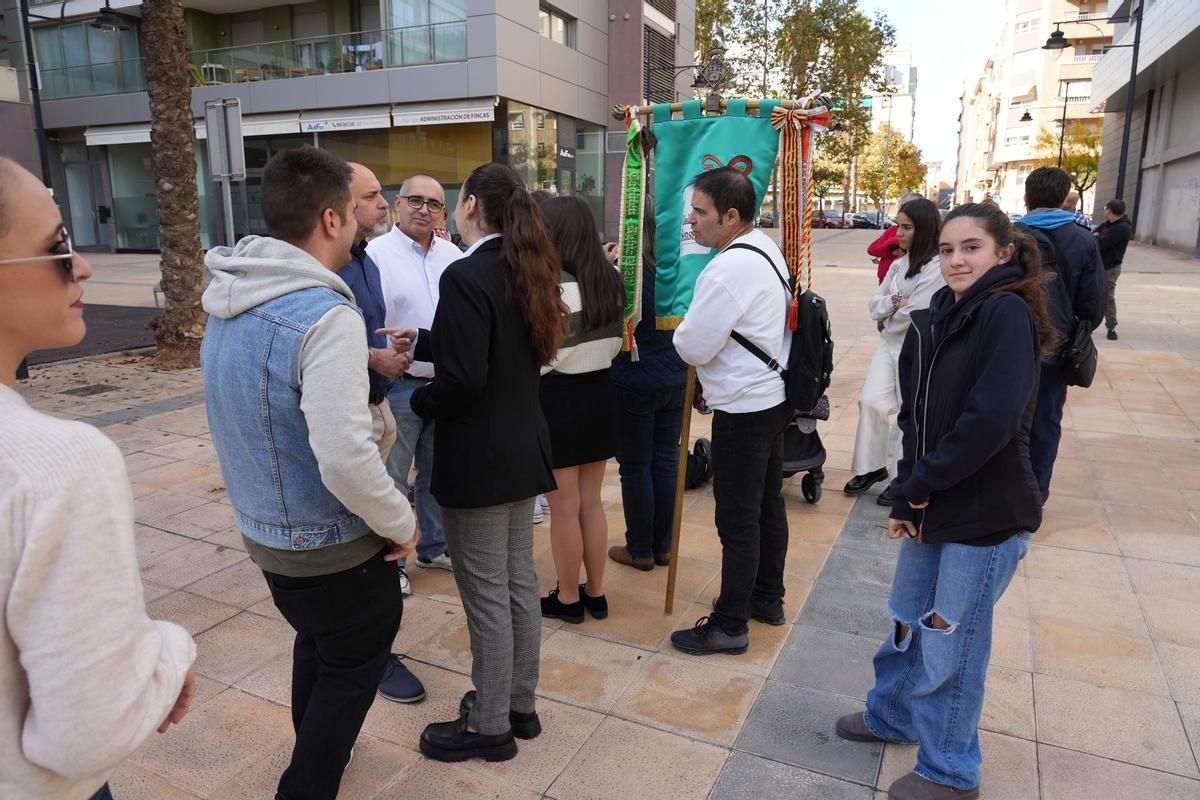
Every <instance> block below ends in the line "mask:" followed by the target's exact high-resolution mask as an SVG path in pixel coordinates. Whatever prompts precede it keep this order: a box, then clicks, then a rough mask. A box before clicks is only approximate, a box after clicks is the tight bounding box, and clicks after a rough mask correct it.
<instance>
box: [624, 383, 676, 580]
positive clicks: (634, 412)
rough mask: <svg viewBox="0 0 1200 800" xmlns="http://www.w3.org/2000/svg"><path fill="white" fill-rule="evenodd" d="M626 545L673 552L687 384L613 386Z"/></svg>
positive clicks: (639, 552)
mask: <svg viewBox="0 0 1200 800" xmlns="http://www.w3.org/2000/svg"><path fill="white" fill-rule="evenodd" d="M613 393H614V395H615V397H616V402H617V463H618V464H619V465H620V469H619V472H620V475H621V505H622V506H623V507H624V509H625V549H626V550H628V551H629V554H630V555H631V556H636V557H637V558H649V557H650V556H651V555H652V554H653V553H659V554H665V553H669V552H671V520H672V518H673V517H674V514H675V477H676V471H677V470H678V468H679V432H680V430H681V429H682V427H683V386H673V387H671V388H669V389H658V390H656V391H646V392H643V391H634V390H632V389H624V388H622V387H620V386H618V385H616V384H614V385H613Z"/></svg>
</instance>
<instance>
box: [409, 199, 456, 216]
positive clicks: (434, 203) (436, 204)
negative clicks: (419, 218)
mask: <svg viewBox="0 0 1200 800" xmlns="http://www.w3.org/2000/svg"><path fill="white" fill-rule="evenodd" d="M404 199H405V200H407V201H408V207H409V208H411V209H412V210H413V211H417V210H419V209H420V208H421V206H429V210H430V211H432V212H433V213H435V214H436V213H438V212H439V211H441V210H442V209H443V208H445V207H446V204H445V203H443V202H442V201H441V200H434V199H433V198H431V197H421V195H419V194H410V195H406V196H405V197H404Z"/></svg>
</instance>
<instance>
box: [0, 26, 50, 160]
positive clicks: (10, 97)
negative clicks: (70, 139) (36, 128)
mask: <svg viewBox="0 0 1200 800" xmlns="http://www.w3.org/2000/svg"><path fill="white" fill-rule="evenodd" d="M7 18H8V19H18V18H17V17H16V16H15V15H8V17H7ZM5 19H6V15H5V14H4V13H0V146H2V149H3V152H4V154H5V155H7V156H8V157H9V158H12V159H15V160H16V161H17V162H18V163H20V164H21V166H23V167H25V169H27V170H29V171H30V172H32V173H33V174H34V175H37V174H39V173H40V172H41V163H40V161H41V160H40V159H39V157H38V149H37V139H36V138H35V137H34V135H33V109H32V107H31V106H30V103H29V92H28V90H27V89H26V88H25V87H23V86H22V85H21V82H20V81H19V80H18V77H17V65H18V64H20V63H21V60H22V56H23V55H24V53H23V52H22V50H21V47H20V41H18V42H17V43H16V46H13V45H10V44H9V41H8V36H7V35H6V31H7V26H6V25H5Z"/></svg>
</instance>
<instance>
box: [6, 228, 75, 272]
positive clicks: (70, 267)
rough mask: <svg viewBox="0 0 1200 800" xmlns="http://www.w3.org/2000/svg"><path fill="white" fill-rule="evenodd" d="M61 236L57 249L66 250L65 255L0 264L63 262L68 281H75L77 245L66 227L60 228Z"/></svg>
mask: <svg viewBox="0 0 1200 800" xmlns="http://www.w3.org/2000/svg"><path fill="white" fill-rule="evenodd" d="M58 230H59V234H60V235H61V236H62V238H61V239H59V241H58V244H57V245H56V247H59V248H65V249H66V251H67V252H65V253H47V254H46V255H44V256H28V257H26V258H5V259H0V264H36V263H38V262H40V261H61V262H62V268H63V271H64V272H66V273H67V280H69V281H71V282H74V281H75V245H74V244H73V243H72V242H71V234H69V233H67V229H66V227H60V228H59V229H58Z"/></svg>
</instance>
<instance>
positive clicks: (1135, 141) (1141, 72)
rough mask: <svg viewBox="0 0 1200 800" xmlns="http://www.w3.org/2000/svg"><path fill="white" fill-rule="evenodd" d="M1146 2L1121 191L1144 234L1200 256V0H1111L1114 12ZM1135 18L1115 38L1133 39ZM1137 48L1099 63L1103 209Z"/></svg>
mask: <svg viewBox="0 0 1200 800" xmlns="http://www.w3.org/2000/svg"><path fill="white" fill-rule="evenodd" d="M1139 5H1140V6H1141V7H1142V10H1143V12H1144V18H1143V21H1142V38H1141V43H1140V44H1141V47H1140V48H1139V53H1138V63H1137V80H1136V81H1135V83H1134V87H1135V97H1134V106H1133V115H1132V116H1133V119H1132V124H1131V125H1130V126H1129V155H1128V157H1127V165H1126V176H1125V189H1124V192H1123V195H1124V197H1123V199H1124V200H1125V203H1126V208H1127V209H1128V213H1129V214H1130V215H1131V217H1132V218H1133V221H1134V235H1135V236H1136V237H1137V238H1138V239H1140V240H1141V241H1144V242H1149V243H1151V244H1156V245H1161V246H1164V247H1171V248H1175V249H1177V250H1182V251H1184V252H1189V253H1192V254H1194V255H1196V256H1197V257H1200V3H1198V2H1196V0H1150V1H1149V2H1142V0H1134V2H1130V0H1113V1H1112V2H1110V3H1109V4H1108V13H1109V14H1110V15H1111V16H1114V17H1118V18H1121V17H1128V16H1129V14H1130V12H1131V11H1132V10H1136V9H1137V8H1138V6H1139ZM1134 33H1135V32H1134V29H1133V26H1132V25H1131V24H1130V23H1128V22H1122V23H1118V24H1117V25H1116V27H1115V29H1114V39H1115V42H1116V43H1117V44H1132V43H1133V38H1134ZM1132 56H1133V52H1132V48H1128V47H1121V48H1114V49H1113V50H1112V51H1111V52H1109V53H1108V54H1106V55H1105V56H1104V58H1103V59H1102V60H1101V61H1100V63H1098V64H1097V65H1096V71H1095V75H1094V78H1093V83H1092V103H1093V104H1097V105H1100V106H1102V107H1103V109H1104V112H1105V113H1104V134H1103V145H1104V150H1103V154H1102V156H1101V158H1100V178H1099V180H1098V181H1097V183H1096V196H1097V198H1098V199H1099V200H1100V202H1099V203H1097V212H1099V210H1100V208H1102V207H1103V204H1104V202H1105V201H1107V200H1108V199H1109V198H1112V197H1114V196H1115V195H1116V184H1117V171H1118V162H1119V160H1120V154H1121V138H1122V135H1123V133H1124V128H1125V112H1126V103H1127V101H1128V91H1129V71H1130V70H1129V68H1130V66H1131V64H1130V59H1131V58H1132Z"/></svg>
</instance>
